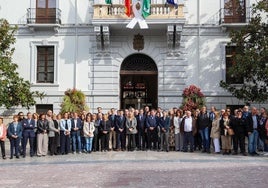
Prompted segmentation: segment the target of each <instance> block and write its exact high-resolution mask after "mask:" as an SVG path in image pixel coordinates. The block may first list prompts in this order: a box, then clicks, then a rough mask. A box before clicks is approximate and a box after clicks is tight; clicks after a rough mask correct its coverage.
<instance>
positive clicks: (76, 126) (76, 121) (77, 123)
mask: <svg viewBox="0 0 268 188" xmlns="http://www.w3.org/2000/svg"><path fill="white" fill-rule="evenodd" d="M71 124H72V127H71V135H72V144H73V153H74V154H75V153H76V146H78V153H79V154H80V153H81V135H80V133H81V129H82V120H81V119H80V118H79V117H78V114H77V113H76V112H75V113H74V114H73V118H72V119H71Z"/></svg>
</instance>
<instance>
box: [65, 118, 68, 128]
mask: <svg viewBox="0 0 268 188" xmlns="http://www.w3.org/2000/svg"><path fill="white" fill-rule="evenodd" d="M65 129H66V130H67V129H68V123H67V120H65Z"/></svg>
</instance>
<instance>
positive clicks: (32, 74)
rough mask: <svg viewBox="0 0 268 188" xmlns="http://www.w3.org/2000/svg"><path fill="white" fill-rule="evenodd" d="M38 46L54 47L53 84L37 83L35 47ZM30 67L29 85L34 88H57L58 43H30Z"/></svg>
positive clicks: (43, 41) (44, 41)
mask: <svg viewBox="0 0 268 188" xmlns="http://www.w3.org/2000/svg"><path fill="white" fill-rule="evenodd" d="M38 46H54V82H53V83H37V47H38ZM30 49H31V50H30V51H31V66H30V83H31V84H32V85H34V86H55V87H57V86H59V63H58V62H59V60H58V49H59V42H58V41H47V40H42V41H31V42H30Z"/></svg>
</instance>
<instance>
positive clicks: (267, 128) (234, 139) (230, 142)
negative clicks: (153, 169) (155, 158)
mask: <svg viewBox="0 0 268 188" xmlns="http://www.w3.org/2000/svg"><path fill="white" fill-rule="evenodd" d="M267 118H268V117H267V111H266V109H265V108H260V109H259V110H258V109H257V108H255V107H252V108H251V110H249V107H248V106H244V108H243V109H236V110H234V112H233V114H231V110H230V109H222V110H220V111H217V110H216V108H215V107H213V106H212V107H211V109H210V112H208V110H207V108H206V106H203V107H202V108H201V109H197V110H194V111H189V110H186V111H183V110H181V109H179V108H173V109H170V110H168V111H166V110H162V109H161V108H157V109H151V110H150V109H149V107H148V106H146V107H145V108H143V109H134V108H129V109H124V110H115V109H114V108H112V109H110V110H109V111H108V112H107V113H103V111H102V108H101V107H98V108H97V113H89V112H86V111H83V112H81V113H80V114H78V112H65V113H63V114H53V112H52V111H51V110H49V111H48V112H47V113H42V114H37V113H33V114H32V113H31V112H28V113H27V115H26V117H24V114H23V112H20V113H18V115H14V116H13V121H12V122H10V123H9V124H8V125H7V126H6V125H4V124H3V118H1V117H0V145H1V152H2V158H3V159H6V152H5V140H6V138H8V139H9V141H10V159H13V157H16V158H20V157H26V153H27V152H26V148H27V144H28V142H29V145H30V147H29V148H30V151H29V154H30V156H31V157H33V156H38V157H42V156H46V155H48V154H50V155H67V154H69V153H74V154H76V153H78V154H81V153H88V154H90V153H91V152H97V151H101V152H107V151H112V150H113V151H134V150H142V151H146V150H154V151H165V152H169V151H170V150H173V151H182V152H194V151H197V150H199V151H201V152H202V153H211V152H212V153H215V154H220V153H222V154H224V155H228V154H231V153H232V154H233V155H237V154H239V152H240V153H241V154H242V155H244V156H246V155H248V154H249V155H251V156H256V155H259V154H258V152H257V151H266V152H267V151H268V144H267V140H268V121H267ZM246 139H247V140H248V141H247V143H248V148H246V144H245V143H246Z"/></svg>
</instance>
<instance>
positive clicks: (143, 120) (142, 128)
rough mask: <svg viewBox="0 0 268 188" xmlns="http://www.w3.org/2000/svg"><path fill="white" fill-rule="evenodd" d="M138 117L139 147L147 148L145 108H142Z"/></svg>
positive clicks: (141, 148)
mask: <svg viewBox="0 0 268 188" xmlns="http://www.w3.org/2000/svg"><path fill="white" fill-rule="evenodd" d="M136 119H137V129H138V142H137V145H138V149H140V150H144V149H145V142H146V141H145V129H146V116H145V115H144V110H143V109H140V110H139V114H138V115H137V116H136Z"/></svg>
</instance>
